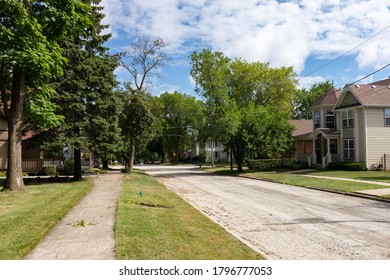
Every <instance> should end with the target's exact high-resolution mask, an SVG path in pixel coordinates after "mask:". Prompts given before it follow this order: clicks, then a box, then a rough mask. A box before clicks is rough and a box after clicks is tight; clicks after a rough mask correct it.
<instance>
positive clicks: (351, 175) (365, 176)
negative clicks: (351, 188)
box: [302, 170, 390, 183]
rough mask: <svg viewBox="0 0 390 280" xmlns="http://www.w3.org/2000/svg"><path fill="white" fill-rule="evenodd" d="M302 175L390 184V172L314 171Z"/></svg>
mask: <svg viewBox="0 0 390 280" xmlns="http://www.w3.org/2000/svg"><path fill="white" fill-rule="evenodd" d="M302 174H307V175H315V176H326V177H337V178H347V179H355V180H364V181H377V182H383V183H390V171H337V170H313V171H309V172H307V173H302Z"/></svg>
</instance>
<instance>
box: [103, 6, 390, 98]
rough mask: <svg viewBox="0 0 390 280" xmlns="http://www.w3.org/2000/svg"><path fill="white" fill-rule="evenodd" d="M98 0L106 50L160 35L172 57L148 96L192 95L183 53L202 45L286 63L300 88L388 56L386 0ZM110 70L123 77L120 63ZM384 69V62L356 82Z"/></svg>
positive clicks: (365, 68)
mask: <svg viewBox="0 0 390 280" xmlns="http://www.w3.org/2000/svg"><path fill="white" fill-rule="evenodd" d="M101 5H102V6H104V12H105V14H106V17H105V19H104V23H108V24H109V25H110V28H109V29H108V30H107V32H110V33H112V35H113V36H112V38H111V39H110V41H109V42H108V43H107V46H109V47H110V48H111V52H112V53H115V52H119V51H123V50H125V49H126V47H128V46H129V45H130V44H131V42H132V41H133V40H134V38H136V37H139V36H142V35H148V36H151V37H161V38H162V39H163V40H164V42H165V44H166V47H165V51H166V52H167V53H168V54H169V55H170V56H171V57H172V61H171V63H170V64H169V65H167V66H166V67H164V68H163V69H162V71H161V73H162V78H160V79H158V80H154V81H153V87H151V88H150V90H151V91H152V92H153V94H155V95H158V94H161V93H163V92H165V91H168V92H172V91H175V90H176V91H179V92H183V93H188V94H192V95H195V93H194V84H193V82H192V80H191V78H190V67H191V66H190V59H189V56H190V54H191V53H192V52H194V51H201V50H202V49H204V48H209V49H211V50H213V51H221V52H223V53H224V54H225V55H227V56H229V57H231V58H235V57H241V58H244V59H246V60H247V61H260V62H268V63H270V65H271V66H272V67H281V66H293V67H294V70H295V72H296V73H297V75H298V77H299V83H300V87H310V86H311V85H312V84H313V83H318V82H323V81H326V80H330V81H333V82H334V85H335V86H336V87H342V86H344V85H345V84H346V83H351V82H353V81H356V80H358V79H360V78H362V77H364V76H366V75H367V74H369V73H372V72H374V71H375V70H377V69H379V68H381V67H383V66H385V65H387V64H389V63H390V1H389V0H370V1H359V0H352V1H343V0H324V1H322V0H291V1H288V0H285V1H276V0H245V1H244V0H103V1H102V3H101ZM381 31H382V32H381ZM379 32H381V33H380V34H378V35H377V36H375V37H374V38H372V39H370V40H369V41H367V42H366V43H364V44H363V45H361V46H359V47H358V48H356V49H354V50H353V51H351V52H349V53H348V54H347V55H345V56H343V57H342V58H340V59H338V60H337V61H335V62H334V63H331V64H330V65H329V66H327V67H325V68H323V69H321V70H319V71H317V72H315V73H312V74H310V75H309V76H306V75H307V74H309V73H310V72H312V71H314V70H316V69H318V68H320V67H321V66H323V65H325V64H326V63H328V62H329V61H331V60H333V59H335V58H336V57H338V56H340V55H342V54H344V53H346V52H348V51H350V50H351V49H353V48H355V47H356V46H358V45H359V44H361V43H363V42H364V41H365V40H367V39H368V38H370V37H372V36H373V35H375V34H377V33H379ZM116 74H117V76H118V79H119V80H121V81H126V80H129V79H130V76H128V75H127V74H126V72H125V71H124V70H123V69H120V68H118V69H117V70H116ZM305 76H306V77H305ZM388 76H390V67H387V68H386V69H384V70H382V71H380V72H378V73H377V74H375V75H373V76H370V77H369V78H367V79H365V80H363V81H361V82H360V83H365V82H371V81H375V80H380V79H384V78H387V77H388Z"/></svg>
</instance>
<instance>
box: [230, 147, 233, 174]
mask: <svg viewBox="0 0 390 280" xmlns="http://www.w3.org/2000/svg"><path fill="white" fill-rule="evenodd" d="M229 151H230V152H229V157H230V170H231V171H233V152H232V149H230V150H229Z"/></svg>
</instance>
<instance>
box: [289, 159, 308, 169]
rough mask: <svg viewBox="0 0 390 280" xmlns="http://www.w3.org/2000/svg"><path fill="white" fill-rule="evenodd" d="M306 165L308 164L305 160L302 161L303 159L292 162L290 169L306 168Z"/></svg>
mask: <svg viewBox="0 0 390 280" xmlns="http://www.w3.org/2000/svg"><path fill="white" fill-rule="evenodd" d="M308 167H309V164H308V163H307V162H303V161H296V162H294V163H293V164H292V169H294V170H300V169H306V168H308Z"/></svg>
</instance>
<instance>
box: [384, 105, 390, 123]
mask: <svg viewBox="0 0 390 280" xmlns="http://www.w3.org/2000/svg"><path fill="white" fill-rule="evenodd" d="M385 126H390V108H386V109H385Z"/></svg>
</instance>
